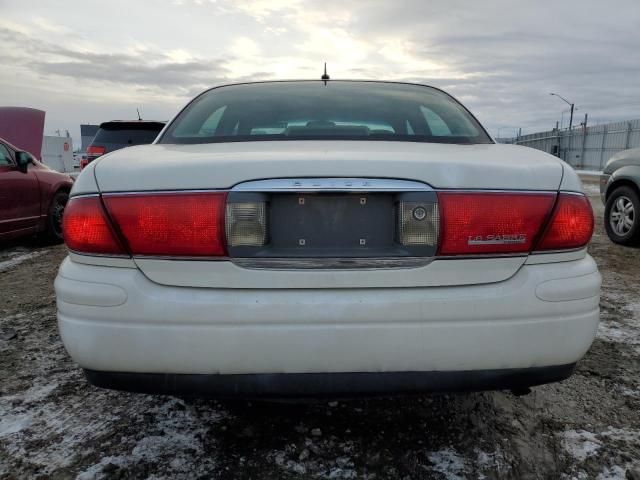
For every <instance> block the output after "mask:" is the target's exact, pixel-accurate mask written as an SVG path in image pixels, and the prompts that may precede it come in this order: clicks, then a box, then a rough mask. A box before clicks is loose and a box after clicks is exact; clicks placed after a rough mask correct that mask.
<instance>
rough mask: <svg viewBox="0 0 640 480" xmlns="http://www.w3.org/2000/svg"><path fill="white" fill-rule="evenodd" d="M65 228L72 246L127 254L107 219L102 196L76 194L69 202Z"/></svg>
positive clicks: (87, 249) (72, 247)
mask: <svg viewBox="0 0 640 480" xmlns="http://www.w3.org/2000/svg"><path fill="white" fill-rule="evenodd" d="M62 231H63V233H64V241H65V243H66V244H67V247H69V249H70V250H73V251H74V252H79V253H92V254H96V253H97V254H106V255H110V254H116V255H123V254H125V252H124V250H123V248H122V247H121V246H120V244H119V242H118V240H117V238H116V236H115V235H114V232H113V230H112V229H111V226H110V225H109V221H108V220H107V218H106V216H105V213H104V209H103V208H102V203H101V201H100V197H97V196H95V197H77V198H72V199H71V200H69V202H68V203H67V206H66V207H65V210H64V217H63V224H62Z"/></svg>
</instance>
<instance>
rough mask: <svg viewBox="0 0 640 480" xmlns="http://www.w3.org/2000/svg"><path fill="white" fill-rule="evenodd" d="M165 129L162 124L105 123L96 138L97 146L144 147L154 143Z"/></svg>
mask: <svg viewBox="0 0 640 480" xmlns="http://www.w3.org/2000/svg"><path fill="white" fill-rule="evenodd" d="M163 127H164V124H163V123H161V122H158V123H155V122H145V123H135V122H132V123H125V122H114V123H103V124H102V125H100V129H99V130H98V133H96V136H95V137H94V138H93V143H95V144H105V143H117V144H122V145H144V144H147V143H151V142H153V141H154V140H155V139H156V137H157V136H158V133H160V130H162V128H163Z"/></svg>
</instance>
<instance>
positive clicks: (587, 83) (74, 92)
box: [0, 0, 640, 143]
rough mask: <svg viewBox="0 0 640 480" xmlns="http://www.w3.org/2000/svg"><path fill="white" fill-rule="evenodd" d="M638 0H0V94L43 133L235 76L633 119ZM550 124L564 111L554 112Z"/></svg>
mask: <svg viewBox="0 0 640 480" xmlns="http://www.w3.org/2000/svg"><path fill="white" fill-rule="evenodd" d="M639 45H640V3H639V2H638V0H628V1H617V0H609V1H606V2H603V1H601V0H598V1H595V0H580V1H572V0H563V1H553V2H552V1H546V0H539V1H527V2H525V1H515V0H510V1H495V0H486V1H482V2H480V1H459V0H444V1H440V0H395V1H394V0H322V1H320V0H288V1H287V0H235V1H225V0H175V1H169V0H166V1H162V0H135V1H134V0H99V1H93V0H66V1H64V2H52V1H46V0H0V65H1V67H0V105H18V106H29V107H34V108H40V109H43V110H46V111H47V117H46V118H47V120H46V127H45V128H46V132H47V133H52V132H53V131H55V130H56V129H61V130H64V129H68V130H69V131H70V132H71V133H72V135H73V136H74V138H75V139H76V143H77V140H78V139H79V124H80V123H99V122H101V121H104V120H110V119H123V118H132V117H135V114H136V112H135V109H136V108H140V110H141V112H142V114H143V117H146V118H152V119H168V118H170V117H171V116H173V114H174V113H176V111H177V110H178V109H179V108H180V107H181V106H182V105H183V104H184V103H186V102H187V101H188V100H189V99H190V98H191V97H193V96H194V95H195V94H197V93H199V92H200V91H202V90H203V89H205V88H207V87H210V86H213V85H216V84H220V83H228V82H236V81H242V80H253V79H256V80H268V79H286V78H318V77H319V76H320V74H321V66H322V62H323V61H327V62H328V64H329V73H330V74H331V76H332V78H373V79H390V80H408V81H415V82H421V83H427V84H430V85H434V86H437V87H440V88H443V89H445V90H447V91H449V92H450V93H452V94H453V95H455V96H456V97H457V98H458V99H460V100H461V101H462V102H463V103H465V104H466V105H467V106H468V107H469V108H470V109H471V110H472V111H473V112H474V113H476V115H477V116H478V117H479V119H480V121H481V122H483V123H484V124H485V126H487V127H488V128H489V130H490V132H491V133H492V134H494V135H497V134H498V133H500V135H501V136H510V135H512V134H513V133H514V132H516V131H517V128H518V127H522V129H523V131H524V132H533V131H536V130H538V129H547V128H549V127H551V126H553V125H554V124H555V122H556V121H559V120H560V119H561V116H562V114H563V110H567V109H568V107H567V105H565V104H564V103H563V102H562V101H561V100H559V99H558V98H555V97H551V96H549V92H557V93H560V94H561V95H563V96H565V97H567V98H568V99H570V100H571V101H573V102H575V104H576V106H577V108H578V111H577V112H576V116H577V117H578V120H577V121H579V120H580V119H581V118H582V117H583V116H584V113H585V112H588V113H589V118H590V122H589V123H593V122H599V123H602V122H605V121H609V120H624V119H631V118H640V53H639V50H638V46H639ZM564 121H565V125H566V123H567V122H568V113H564Z"/></svg>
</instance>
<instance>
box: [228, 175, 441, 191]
mask: <svg viewBox="0 0 640 480" xmlns="http://www.w3.org/2000/svg"><path fill="white" fill-rule="evenodd" d="M231 191H232V192H424V191H429V192H431V191H433V188H431V187H430V186H429V185H427V184H425V183H422V182H416V181H413V180H395V179H389V178H338V177H333V178H272V179H267V180H253V181H249V182H243V183H239V184H237V185H236V186H234V187H233V188H232V189H231Z"/></svg>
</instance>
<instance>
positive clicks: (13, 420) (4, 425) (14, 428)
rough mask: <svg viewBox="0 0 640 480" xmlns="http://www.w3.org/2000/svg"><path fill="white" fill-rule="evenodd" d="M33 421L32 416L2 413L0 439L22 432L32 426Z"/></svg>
mask: <svg viewBox="0 0 640 480" xmlns="http://www.w3.org/2000/svg"><path fill="white" fill-rule="evenodd" d="M0 412H2V410H0ZM31 421H32V420H31V416H30V415H7V414H5V413H2V418H0V438H3V437H7V436H9V435H11V434H14V433H18V432H21V431H22V430H24V429H25V428H27V427H29V425H31Z"/></svg>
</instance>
